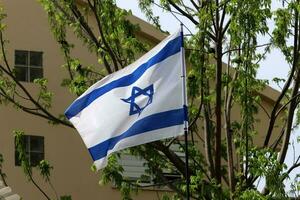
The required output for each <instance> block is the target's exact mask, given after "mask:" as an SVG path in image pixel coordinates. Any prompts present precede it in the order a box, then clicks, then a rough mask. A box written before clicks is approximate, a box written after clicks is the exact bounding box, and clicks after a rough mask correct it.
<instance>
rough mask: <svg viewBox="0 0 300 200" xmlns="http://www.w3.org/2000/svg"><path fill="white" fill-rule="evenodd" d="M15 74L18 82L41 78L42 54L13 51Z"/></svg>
mask: <svg viewBox="0 0 300 200" xmlns="http://www.w3.org/2000/svg"><path fill="white" fill-rule="evenodd" d="M15 72H16V77H17V79H18V80H19V81H25V82H33V80H34V79H36V78H42V77H43V52H38V51H24V50H15Z"/></svg>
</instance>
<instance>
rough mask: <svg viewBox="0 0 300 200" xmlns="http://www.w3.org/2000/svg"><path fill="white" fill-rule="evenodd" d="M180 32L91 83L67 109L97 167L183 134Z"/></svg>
mask: <svg viewBox="0 0 300 200" xmlns="http://www.w3.org/2000/svg"><path fill="white" fill-rule="evenodd" d="M182 41H183V36H182V34H181V32H177V33H175V34H173V35H170V36H169V37H167V38H166V39H165V40H163V41H162V42H161V43H159V44H158V45H157V46H156V47H154V48H153V49H152V50H151V51H149V52H148V53H147V54H145V55H144V56H142V57H141V58H140V59H138V60H137V61H135V62H134V63H133V64H131V65H129V66H128V67H126V68H124V69H122V70H120V71H118V72H115V73H113V74H110V75H108V76H107V77H105V78H103V79H102V80H100V81H99V82H97V83H95V84H94V85H93V86H91V87H90V88H89V89H88V90H87V91H86V92H85V93H84V94H82V95H81V96H80V97H79V98H78V99H76V100H75V101H74V102H73V103H72V104H71V106H70V107H69V108H68V109H67V110H66V112H65V115H66V117H67V118H68V119H69V120H70V121H71V123H72V124H73V125H74V126H75V128H76V129H77V130H78V132H79V134H80V135H81V137H82V139H83V141H84V143H85V145H86V146H87V148H88V150H89V152H90V154H91V156H92V158H93V160H94V164H95V166H96V168H97V169H101V168H103V167H105V166H106V164H107V157H108V155H109V154H111V153H113V152H115V151H118V150H122V149H125V148H127V147H132V146H136V145H140V144H145V143H149V142H152V141H156V140H161V139H165V138H169V137H175V136H179V135H183V134H184V122H185V121H186V106H185V105H183V102H184V101H183V96H182V94H183V93H182V91H183V84H182V59H183V57H182V51H183V47H182V46H183V45H182V43H183V42H182Z"/></svg>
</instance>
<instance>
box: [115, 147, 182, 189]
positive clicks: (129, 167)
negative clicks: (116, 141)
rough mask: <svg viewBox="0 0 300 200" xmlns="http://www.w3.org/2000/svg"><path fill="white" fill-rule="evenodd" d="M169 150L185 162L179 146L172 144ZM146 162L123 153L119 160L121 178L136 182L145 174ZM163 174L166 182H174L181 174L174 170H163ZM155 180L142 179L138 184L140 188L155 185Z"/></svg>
mask: <svg viewBox="0 0 300 200" xmlns="http://www.w3.org/2000/svg"><path fill="white" fill-rule="evenodd" d="M170 148H171V149H172V150H173V151H174V152H175V153H176V154H177V155H178V156H179V157H180V158H181V159H182V160H185V154H184V153H183V152H181V151H180V146H179V145H178V144H172V145H171V146H170ZM146 162H147V161H146V160H144V159H141V158H138V157H136V156H133V155H130V154H127V153H123V154H122V156H121V158H120V159H119V163H120V164H121V165H122V167H123V169H124V171H123V176H124V177H125V178H126V179H127V180H131V181H136V180H138V179H139V178H140V177H141V175H143V174H144V173H145V170H146V169H147V167H146V165H145V164H146ZM163 174H164V176H165V177H166V178H167V179H168V180H170V181H171V180H176V179H179V178H181V174H180V173H179V172H177V171H175V170H168V169H163ZM155 183H156V180H155V179H153V178H151V177H150V178H149V179H147V178H144V179H143V180H142V181H141V182H140V183H139V184H140V186H147V185H152V184H155Z"/></svg>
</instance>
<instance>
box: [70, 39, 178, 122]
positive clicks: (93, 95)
mask: <svg viewBox="0 0 300 200" xmlns="http://www.w3.org/2000/svg"><path fill="white" fill-rule="evenodd" d="M181 43H182V38H181V36H179V37H177V38H175V39H173V40H171V41H169V42H168V43H167V44H166V45H165V46H164V47H163V48H162V49H161V50H160V51H159V52H158V53H157V54H156V55H154V56H153V57H152V58H150V59H149V60H148V61H147V62H146V63H144V64H142V65H141V66H139V67H138V68H137V69H136V70H135V71H133V72H132V73H131V74H128V75H126V76H123V77H121V78H119V79H117V80H114V81H112V82H110V83H108V84H106V85H104V86H102V87H100V88H97V89H95V90H93V91H92V92H90V93H89V94H87V95H85V96H83V97H82V98H80V99H78V100H76V101H74V102H73V103H72V104H71V106H70V107H69V108H68V109H67V110H66V112H65V115H66V117H67V118H68V119H71V118H72V117H74V116H76V115H77V114H78V113H79V112H81V111H82V110H83V109H84V108H86V107H87V106H88V105H90V104H91V103H92V102H93V101H95V100H96V99H97V98H99V97H100V96H102V95H104V94H105V93H107V92H109V91H111V90H113V89H115V88H118V87H125V86H129V85H131V84H132V83H134V82H135V81H137V80H138V79H139V78H140V77H141V76H142V75H143V74H144V73H145V71H146V70H147V69H149V68H150V67H152V66H153V65H155V64H157V63H159V62H161V61H163V60H165V59H166V58H168V57H170V56H172V55H174V54H176V53H178V52H179V51H180V49H181Z"/></svg>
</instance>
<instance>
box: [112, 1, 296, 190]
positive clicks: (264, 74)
mask: <svg viewBox="0 0 300 200" xmlns="http://www.w3.org/2000/svg"><path fill="white" fill-rule="evenodd" d="M116 2H117V5H118V6H119V7H121V8H124V9H126V10H131V11H132V13H133V15H135V16H137V17H139V18H141V19H143V20H145V21H147V18H146V16H145V15H144V14H143V13H142V12H141V10H140V9H139V7H138V1H137V0H126V1H125V0H117V1H116ZM280 6H281V4H280V3H279V1H274V0H273V1H272V9H276V8H278V7H280ZM154 14H155V15H157V16H160V23H161V27H162V29H163V30H166V31H169V32H170V33H173V32H175V31H176V30H178V29H179V27H180V22H179V21H178V20H177V19H176V18H175V17H174V16H173V15H171V14H170V13H167V12H164V11H162V10H161V9H160V8H158V7H154ZM179 18H180V20H181V21H182V22H183V23H184V24H185V25H186V26H187V27H188V28H189V30H190V31H192V32H193V31H194V30H195V26H194V25H193V24H192V23H191V22H189V20H186V19H185V18H183V17H179ZM268 25H269V28H270V32H272V30H273V29H274V22H273V21H269V22H268ZM189 30H187V29H185V30H184V32H185V33H189ZM268 42H269V38H268V37H263V36H261V37H259V43H260V44H265V43H268ZM288 71H289V66H288V64H287V63H286V61H285V59H284V57H283V55H282V53H281V52H280V51H279V50H276V49H272V51H271V52H270V54H269V55H267V56H266V60H264V61H262V62H261V63H260V68H259V70H258V73H257V78H259V79H265V80H268V81H269V85H270V86H271V87H273V88H275V89H277V90H280V86H278V85H276V84H275V83H274V82H273V81H272V80H273V78H274V77H278V78H286V77H287V74H288ZM297 136H299V131H298V130H296V131H294V133H293V135H292V138H291V141H290V143H291V144H293V145H294V147H292V148H289V152H288V155H287V158H286V163H287V165H288V166H290V165H292V164H293V160H294V156H296V158H297V155H298V154H299V153H300V152H299V151H298V152H297V151H296V153H295V155H294V150H295V149H300V145H299V144H297V139H296V138H297ZM297 173H300V170H299V169H298V170H295V171H294V172H293V173H291V174H290V175H291V176H290V178H291V179H290V180H293V179H294V177H295V175H296V174H297ZM263 182H264V181H262V182H261V184H263ZM286 185H287V190H289V185H290V184H289V181H288V182H286Z"/></svg>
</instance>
